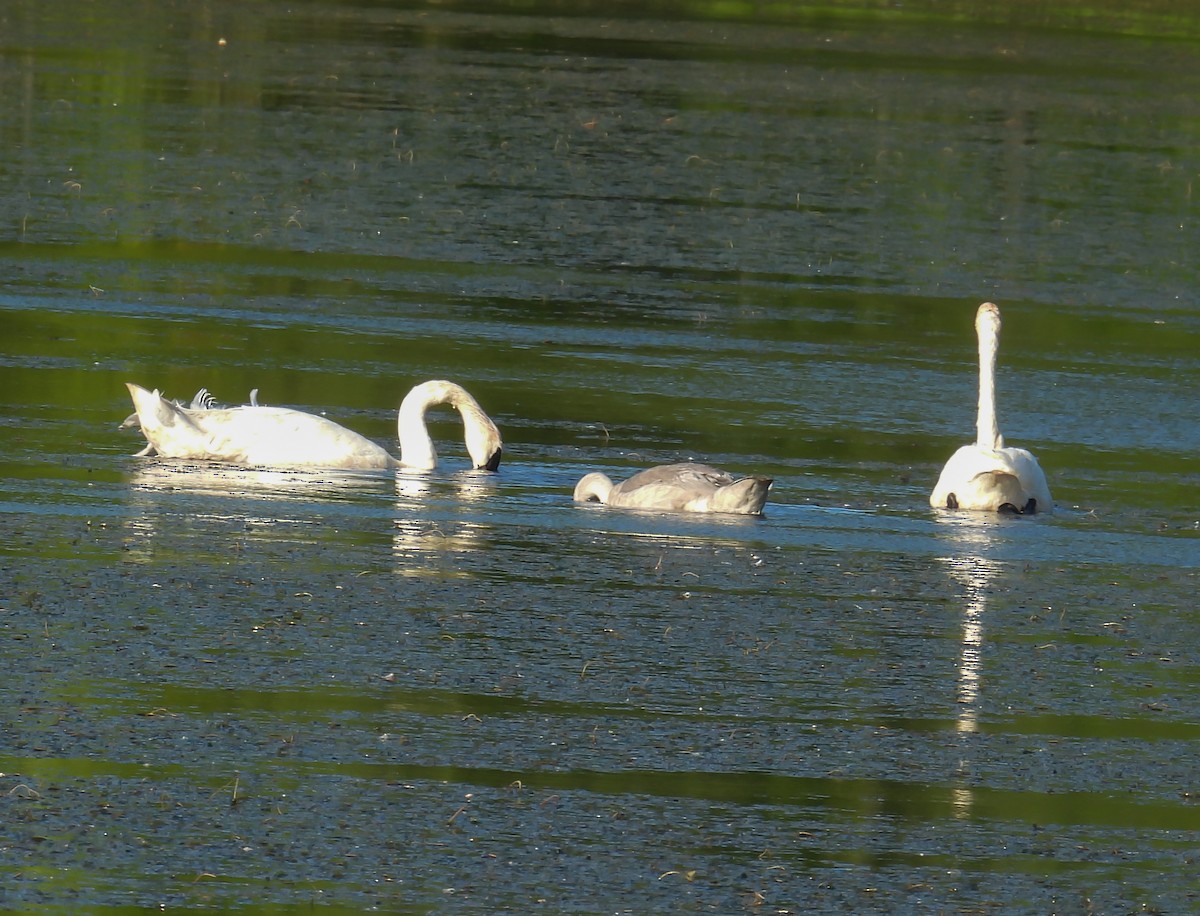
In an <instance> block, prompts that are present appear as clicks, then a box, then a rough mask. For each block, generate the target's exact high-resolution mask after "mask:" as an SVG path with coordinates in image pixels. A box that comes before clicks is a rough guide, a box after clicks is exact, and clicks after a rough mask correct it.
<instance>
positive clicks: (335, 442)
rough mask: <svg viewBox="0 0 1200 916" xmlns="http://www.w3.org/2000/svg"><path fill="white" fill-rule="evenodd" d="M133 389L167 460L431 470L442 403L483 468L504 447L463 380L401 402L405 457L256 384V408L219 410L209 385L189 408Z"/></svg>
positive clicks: (153, 441)
mask: <svg viewBox="0 0 1200 916" xmlns="http://www.w3.org/2000/svg"><path fill="white" fill-rule="evenodd" d="M126 387H128V388H129V394H130V396H131V397H132V398H133V406H134V409H135V411H136V416H137V421H136V422H137V425H139V426H141V428H142V433H143V435H145V437H146V441H147V442H148V443H149V446H148V449H152V450H153V451H151V452H145V454H158V455H160V456H162V457H163V458H193V459H206V460H209V461H224V462H227V463H229V464H236V465H242V466H247V467H290V468H306V467H307V468H317V467H323V468H348V469H364V470H370V469H384V468H396V467H406V468H415V469H418V470H429V469H431V468H434V467H436V466H437V452H436V451H435V449H434V447H433V440H432V439H431V438H430V437H429V430H428V428H427V427H426V426H425V413H426V411H427V410H429V408H431V407H434V406H436V405H439V404H448V405H449V406H451V407H453V408H454V409H456V410H457V411H458V412H459V414H460V415H461V417H462V422H463V434H464V440H465V443H466V446H467V451H468V453H470V455H471V461H472V463H473V464H474V466H475V467H476V468H480V469H484V470H488V471H494V470H496V469H497V468H498V467H499V466H500V458H501V455H502V453H503V448H504V444H503V442H502V440H501V438H500V430H499V429H498V428H497V427H496V424H495V423H493V422H492V419H491V417H489V416H488V415H487V414H486V413H484V410H483V408H482V407H480V406H479V402H478V401H476V400H475V399H474V398H473V397H471V395H470V394H469V393H468V392H467V390H466V389H465V388H463V387H462V386H461V385H457V384H455V383H454V382H448V381H444V380H441V379H438V380H434V381H429V382H423V383H421V384H420V385H417V386H416V387H415V388H413V389H412V391H410V392H409V393H408V394H407V395H405V398H404V400H403V402H401V404H400V411H399V414H398V415H397V418H396V428H397V435H398V436H399V439H400V458H399V460H397V459H395V458H393V457H392V456H391V455H390V454H388V452H387V451H386V450H385V449H383V448H381V447H380V446H378V445H376V444H375V443H374V442H372V441H371V440H370V439H367V438H366V437H364V436H360V435H359V434H358V433H356V432H352V431H351V430H348V429H346V428H345V427H344V426H339V425H338V424H337V423H334V422H333V421H332V420H327V419H325V418H324V417H319V416H317V415H315V414H310V413H305V412H303V411H300V410H291V409H289V408H286V407H260V406H258V403H257V389H256V390H255V392H254V393H253V394H252V395H251V401H252V403H251V404H249V405H246V406H242V407H227V408H217V407H213V406H210V405H211V404H212V401H211V400H210V398H211V396H208V397H205V395H207V394H208V393H207V391H205V390H204V389H201V392H200V393H198V394H197V396H196V398H195V399H194V400H193V402H192V404H191V405H190V406H188V407H184V406H182V405H180V404H178V403H176V402H174V401H168V400H167V399H165V398H164V397H162V395H160V394H159V392H158V391H147V390H146V389H145V388H142V387H140V386H138V385H134V384H132V383H126ZM126 422H128V421H126Z"/></svg>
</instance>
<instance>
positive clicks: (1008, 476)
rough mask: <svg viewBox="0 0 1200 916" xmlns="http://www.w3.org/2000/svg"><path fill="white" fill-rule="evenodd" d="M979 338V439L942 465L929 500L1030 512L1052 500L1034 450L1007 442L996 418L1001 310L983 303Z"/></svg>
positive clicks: (951, 505) (948, 505) (947, 506)
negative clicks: (1030, 450)
mask: <svg viewBox="0 0 1200 916" xmlns="http://www.w3.org/2000/svg"><path fill="white" fill-rule="evenodd" d="M975 333H976V335H977V337H978V338H979V406H978V410H977V413H976V418H975V444H974V445H964V446H963V447H962V448H960V449H959V450H958V451H957V452H955V453H954V454H953V455H952V456H951V457H950V460H949V461H947V462H946V466H945V467H944V468H943V469H942V473H941V476H940V477H939V478H938V482H937V486H935V487H934V488H933V493H932V494H930V497H929V504H930V505H931V506H934V507H935V508H942V509H977V510H982V511H991V512H1016V513H1019V514H1023V515H1026V514H1032V513H1034V512H1051V511H1053V508H1054V504H1053V502H1052V501H1051V498H1050V487H1049V485H1048V484H1047V483H1046V475H1045V474H1044V473H1042V468H1041V465H1039V464H1038V462H1037V459H1036V458H1034V457H1033V454H1032V453H1031V452H1029V451H1028V450H1026V449H1023V448H1014V447H1011V446H1010V447H1007V448H1006V447H1005V445H1004V437H1003V436H1001V435H1000V426H999V424H998V423H997V421H996V353H997V351H998V350H999V349H1000V309H999V307H998V306H997V305H996V304H995V303H993V302H985V303H983V305H981V306H979V310H978V311H977V312H976V313H975Z"/></svg>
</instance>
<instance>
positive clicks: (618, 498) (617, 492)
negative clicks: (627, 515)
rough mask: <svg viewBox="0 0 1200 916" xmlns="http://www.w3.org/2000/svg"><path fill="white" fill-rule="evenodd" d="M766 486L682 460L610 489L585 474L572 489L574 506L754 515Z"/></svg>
mask: <svg viewBox="0 0 1200 916" xmlns="http://www.w3.org/2000/svg"><path fill="white" fill-rule="evenodd" d="M772 483H773V481H772V480H771V478H769V477H744V478H742V479H741V480H734V479H733V478H732V477H731V476H730V475H729V474H727V473H725V472H724V471H722V470H720V469H719V468H714V467H711V466H710V465H707V464H693V463H692V462H690V461H685V462H682V463H680V464H664V465H659V466H658V467H653V468H647V469H646V470H644V471H640V472H638V473H637V474H634V475H633V476H632V477H630V478H629V479H628V480H625V481H622V482H621V483H618V484H616V485H614V484H613V482H612V481H611V480H609V479H608V477H606V476H605V475H604V474H600V473H592V474H587V475H585V476H584V477H583V479H582V480H580V481H579V483H577V484H576V485H575V502H579V503H584V502H601V503H604V504H605V505H608V506H615V507H617V508H619V509H665V510H667V511H671V512H733V513H737V514H739V515H759V514H761V513H762V509H763V504H764V503H765V502H766V501H767V490H769V489H770V488H771V484H772Z"/></svg>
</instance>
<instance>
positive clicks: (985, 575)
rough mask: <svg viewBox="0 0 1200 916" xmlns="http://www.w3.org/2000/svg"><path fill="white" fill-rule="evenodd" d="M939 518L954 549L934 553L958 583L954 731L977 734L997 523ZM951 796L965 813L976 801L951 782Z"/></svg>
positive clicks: (957, 808)
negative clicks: (959, 626)
mask: <svg viewBox="0 0 1200 916" xmlns="http://www.w3.org/2000/svg"><path fill="white" fill-rule="evenodd" d="M937 521H938V523H939V524H940V525H942V526H944V531H941V532H939V534H944V535H945V537H946V539H947V540H948V541H949V542H950V545H951V546H952V550H953V553H951V554H950V555H949V556H941V557H938V558H937V561H938V562H939V563H940V564H941V565H943V566H944V567H945V568H946V570H947V571H948V572H949V573H950V577H951V578H952V579H953V580H954V581H955V582H956V583H957V584H958V585H959V586H961V592H960V596H961V598H962V636H961V648H960V649H959V657H958V679H957V685H956V696H955V699H956V701H957V704H958V715H957V719H956V721H955V729H956V731H958V732H959V733H960V734H975V733H976V732H978V731H979V707H980V702H981V694H982V688H983V641H984V634H985V624H984V615H985V613H986V612H987V606H988V595H989V590H990V588H991V585H992V583H993V581H994V580H995V579H996V577H997V576H998V574H999V573H1000V570H1001V564H1000V563H999V562H997V561H996V560H993V559H991V558H990V557H988V556H987V555H986V554H987V553H988V552H989V550H990V549H991V547H992V545H993V539H994V536H995V534H994V532H995V524H996V523H995V521H994V520H991V519H988V518H986V517H983V516H971V515H961V516H951V515H942V514H939V515H938V516H937ZM953 798H954V805H955V812H956V815H957V816H959V817H966V816H967V815H968V814H969V813H970V810H971V807H972V805H973V803H974V794H973V792H972V790H971V788H970V787H969V786H965V785H958V786H955V787H954V791H953Z"/></svg>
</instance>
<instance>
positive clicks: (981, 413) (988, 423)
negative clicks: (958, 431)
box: [975, 302, 1004, 449]
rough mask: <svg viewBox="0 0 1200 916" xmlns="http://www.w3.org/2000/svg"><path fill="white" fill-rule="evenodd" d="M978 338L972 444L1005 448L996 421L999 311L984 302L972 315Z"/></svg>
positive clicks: (981, 446)
mask: <svg viewBox="0 0 1200 916" xmlns="http://www.w3.org/2000/svg"><path fill="white" fill-rule="evenodd" d="M975 333H976V334H977V335H978V337H979V408H978V413H977V414H976V418H975V444H976V445H977V446H978V447H979V448H990V449H998V448H1004V437H1003V436H1001V435H1000V426H999V423H998V422H997V420H996V353H997V351H998V350H999V349H1000V309H998V308H997V307H996V306H995V305H994V304H993V303H991V302H985V303H984V304H983V305H981V306H980V307H979V312H978V313H977V314H976V316H975Z"/></svg>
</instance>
